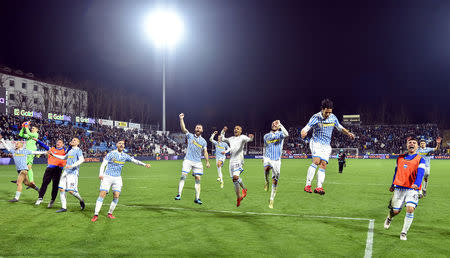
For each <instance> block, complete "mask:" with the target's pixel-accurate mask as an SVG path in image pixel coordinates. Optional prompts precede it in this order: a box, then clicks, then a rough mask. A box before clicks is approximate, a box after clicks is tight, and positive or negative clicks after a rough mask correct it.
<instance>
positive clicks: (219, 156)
mask: <svg viewBox="0 0 450 258" xmlns="http://www.w3.org/2000/svg"><path fill="white" fill-rule="evenodd" d="M211 142H212V143H213V144H214V147H215V148H216V159H223V158H225V155H226V154H222V152H223V151H226V150H227V149H229V148H230V147H229V146H228V144H227V143H226V142H218V141H215V140H212V141H211Z"/></svg>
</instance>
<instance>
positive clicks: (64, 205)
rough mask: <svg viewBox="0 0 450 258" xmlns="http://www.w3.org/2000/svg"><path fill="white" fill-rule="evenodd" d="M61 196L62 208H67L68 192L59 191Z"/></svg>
mask: <svg viewBox="0 0 450 258" xmlns="http://www.w3.org/2000/svg"><path fill="white" fill-rule="evenodd" d="M59 197H60V198H61V208H63V209H67V201H66V192H59Z"/></svg>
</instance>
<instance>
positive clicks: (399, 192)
mask: <svg viewBox="0 0 450 258" xmlns="http://www.w3.org/2000/svg"><path fill="white" fill-rule="evenodd" d="M405 204H406V205H405ZM418 204H419V191H417V190H414V189H404V188H395V189H394V196H393V197H392V201H391V205H392V208H393V209H394V210H401V209H402V208H403V205H405V206H406V207H408V206H410V207H413V208H416V207H417V205H418Z"/></svg>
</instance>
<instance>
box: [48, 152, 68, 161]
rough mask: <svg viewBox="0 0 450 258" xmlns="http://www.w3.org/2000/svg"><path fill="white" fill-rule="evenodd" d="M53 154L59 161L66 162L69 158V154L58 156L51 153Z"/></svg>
mask: <svg viewBox="0 0 450 258" xmlns="http://www.w3.org/2000/svg"><path fill="white" fill-rule="evenodd" d="M50 153H51V154H52V156H53V157H55V158H57V159H62V160H66V159H67V157H68V156H69V154H68V153H67V154H66V155H57V154H55V153H53V152H50Z"/></svg>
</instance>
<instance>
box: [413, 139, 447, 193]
mask: <svg viewBox="0 0 450 258" xmlns="http://www.w3.org/2000/svg"><path fill="white" fill-rule="evenodd" d="M441 140H442V139H441V138H440V137H438V138H437V139H436V147H435V148H427V142H426V141H425V140H424V139H422V140H420V148H419V149H418V150H417V154H419V156H421V157H422V158H423V159H424V160H425V176H424V177H423V181H424V182H423V187H422V189H420V192H419V198H422V197H425V196H427V186H428V177H429V176H430V168H431V166H430V163H431V162H430V159H431V158H430V152H433V151H437V150H438V149H439V146H441Z"/></svg>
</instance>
